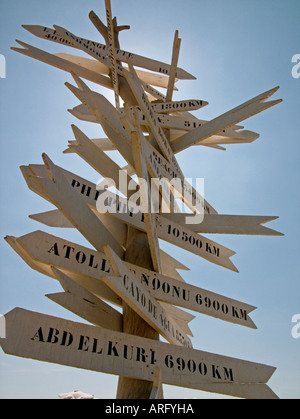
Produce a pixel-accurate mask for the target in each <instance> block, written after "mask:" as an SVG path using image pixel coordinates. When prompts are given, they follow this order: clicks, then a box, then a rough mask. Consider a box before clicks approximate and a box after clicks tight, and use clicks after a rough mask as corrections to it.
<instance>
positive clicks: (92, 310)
mask: <svg viewBox="0 0 300 419" xmlns="http://www.w3.org/2000/svg"><path fill="white" fill-rule="evenodd" d="M52 270H53V273H54V275H55V276H56V278H57V279H58V280H59V282H60V283H61V285H62V287H63V288H64V290H65V292H63V293H58V294H48V295H46V297H48V298H49V299H50V300H52V301H54V302H55V303H57V304H59V305H61V306H62V307H64V308H66V309H67V310H70V311H72V313H74V314H76V315H77V316H79V317H82V318H83V319H85V320H87V321H88V322H90V323H92V324H94V325H95V326H99V327H104V328H105V329H109V330H113V331H116V332H122V330H123V316H122V314H121V313H119V312H118V311H117V310H115V309H114V308H112V307H111V306H110V305H108V304H106V303H104V301H102V300H101V299H100V298H98V297H96V296H95V295H94V294H92V293H90V292H89V291H87V290H86V289H84V288H83V287H82V286H80V285H78V284H77V283H76V282H75V281H74V280H73V279H72V278H71V277H70V276H68V275H66V274H65V273H64V272H63V271H60V270H58V269H55V268H52Z"/></svg>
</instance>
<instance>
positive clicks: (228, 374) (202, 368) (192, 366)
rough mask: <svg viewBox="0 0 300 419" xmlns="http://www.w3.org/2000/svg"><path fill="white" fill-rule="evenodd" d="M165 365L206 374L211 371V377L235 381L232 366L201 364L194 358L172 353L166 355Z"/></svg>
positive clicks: (178, 369) (193, 372) (179, 369)
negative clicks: (175, 355) (174, 355)
mask: <svg viewBox="0 0 300 419" xmlns="http://www.w3.org/2000/svg"><path fill="white" fill-rule="evenodd" d="M164 362H165V366H166V367H167V368H170V369H174V370H177V371H181V372H183V371H187V372H190V373H192V374H198V373H199V374H200V375H202V376H206V375H207V374H208V373H209V372H210V376H211V378H214V379H217V380H220V381H226V382H227V381H229V382H234V376H233V370H232V368H227V367H219V366H217V365H214V364H212V365H208V364H205V363H204V362H200V363H199V364H198V363H197V362H196V361H195V360H193V359H188V360H187V359H184V358H181V357H179V358H176V359H175V358H174V357H173V356H172V355H167V356H166V357H165V361H164Z"/></svg>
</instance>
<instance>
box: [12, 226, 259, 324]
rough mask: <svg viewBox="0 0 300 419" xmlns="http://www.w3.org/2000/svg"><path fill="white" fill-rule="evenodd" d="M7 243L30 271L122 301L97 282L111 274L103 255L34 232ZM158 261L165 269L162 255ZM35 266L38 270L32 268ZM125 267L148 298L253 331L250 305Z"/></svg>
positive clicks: (138, 268)
mask: <svg viewBox="0 0 300 419" xmlns="http://www.w3.org/2000/svg"><path fill="white" fill-rule="evenodd" d="M7 241H8V243H9V244H10V246H12V247H13V249H14V250H15V251H17V252H18V253H19V254H20V249H21V251H22V252H23V255H24V253H25V254H26V258H25V257H24V256H22V255H20V256H21V257H22V258H23V259H24V260H25V262H26V263H28V264H29V265H30V266H31V267H32V268H33V269H36V270H38V271H40V272H42V273H44V274H45V275H48V276H51V277H54V276H53V272H52V271H51V269H50V267H51V266H54V267H56V268H57V269H59V270H63V272H65V273H67V275H68V276H70V275H71V276H72V279H74V277H75V278H76V282H77V283H79V284H80V285H81V286H83V287H84V288H85V289H87V290H89V291H90V292H91V293H93V294H94V295H96V296H99V298H104V299H105V300H107V301H109V302H112V303H113V304H116V305H121V300H120V299H117V298H116V296H115V294H114V293H113V294H112V293H111V292H110V293H108V292H107V291H108V290H107V287H106V286H104V284H103V283H102V281H99V280H101V278H103V277H104V276H105V275H109V274H111V267H110V264H109V262H108V260H107V257H106V256H105V255H104V253H101V252H96V251H94V250H92V249H88V248H86V247H84V246H80V245H78V244H76V243H72V242H69V241H68V240H65V239H62V238H59V237H55V236H52V235H50V234H47V233H44V232H42V231H36V232H34V233H30V234H27V235H25V236H22V237H19V238H18V239H16V238H11V237H10V238H7ZM16 246H18V248H16ZM161 261H162V265H163V266H164V263H163V262H164V257H163V254H162V256H161ZM34 263H35V264H37V266H38V268H37V267H36V266H34ZM173 263H174V262H173ZM167 265H168V266H169V267H170V266H171V265H172V258H171V257H170V256H168V260H167ZM126 266H127V268H129V269H130V270H131V271H132V272H134V273H135V274H136V275H137V278H138V279H139V281H140V283H142V284H143V285H144V286H146V287H147V289H148V291H149V292H150V294H151V295H152V296H153V297H154V298H156V299H157V300H159V301H163V302H165V303H168V304H172V305H174V306H178V307H182V308H186V309H188V310H192V311H195V312H198V313H202V314H205V315H209V316H212V317H215V318H218V319H221V320H224V321H228V322H231V323H235V324H239V325H242V326H246V327H249V328H253V329H256V326H255V324H254V323H253V321H252V320H251V318H250V316H249V315H250V313H251V312H252V311H253V310H255V307H254V306H252V305H250V304H245V303H243V302H240V301H237V300H234V299H231V298H228V297H225V296H221V295H218V294H216V293H213V292H211V291H207V290H205V289H202V288H199V287H195V286H192V285H189V284H186V283H185V282H183V281H182V280H177V279H174V278H173V277H170V275H173V272H170V273H169V272H168V271H166V273H165V274H164V275H162V274H159V273H157V272H153V271H149V270H148V269H145V268H140V267H138V266H136V265H133V264H129V263H126ZM175 266H176V265H175ZM176 268H177V269H183V268H184V266H182V265H180V264H179V263H178V264H177V266H176ZM75 274H76V275H75ZM95 280H98V281H95Z"/></svg>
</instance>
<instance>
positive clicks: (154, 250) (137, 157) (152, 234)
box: [131, 121, 162, 272]
mask: <svg viewBox="0 0 300 419" xmlns="http://www.w3.org/2000/svg"><path fill="white" fill-rule="evenodd" d="M136 123H137V121H136ZM131 142H132V151H133V157H134V162H135V169H136V171H137V175H138V177H139V187H140V201H141V206H142V212H143V213H144V218H145V226H146V232H147V236H148V242H149V246H150V253H151V257H152V263H153V267H154V270H155V271H157V272H162V269H161V263H160V252H159V242H158V236H157V232H156V219H155V216H154V214H153V212H152V211H153V210H152V204H153V202H152V199H151V193H150V192H151V191H150V181H149V177H148V170H147V165H146V160H145V153H144V149H143V145H142V142H141V133H140V127H139V125H138V123H137V125H136V131H135V132H133V133H132V135H131ZM157 210H159V203H158V208H157Z"/></svg>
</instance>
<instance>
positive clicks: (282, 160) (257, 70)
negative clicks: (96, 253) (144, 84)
mask: <svg viewBox="0 0 300 419" xmlns="http://www.w3.org/2000/svg"><path fill="white" fill-rule="evenodd" d="M112 9H113V14H114V15H117V16H118V22H119V24H122V25H123V24H128V25H131V30H130V31H126V32H123V33H121V36H120V41H121V47H122V48H123V49H126V50H128V51H132V52H135V53H138V54H142V55H145V56H149V57H151V58H156V59H158V60H161V61H165V62H170V61H171V51H172V45H173V38H174V32H175V30H176V29H178V30H179V34H180V37H181V38H182V48H181V54H180V63H179V64H180V66H181V67H183V68H185V69H186V70H187V71H189V72H191V73H192V74H194V75H195V76H196V77H197V81H181V82H179V83H178V84H177V86H178V88H179V92H177V93H176V94H175V95H174V99H177V100H180V99H187V98H189V99H190V98H195V99H202V100H206V101H208V102H209V106H207V107H206V108H205V109H203V110H201V111H198V112H197V113H196V115H197V116H198V117H199V118H200V119H212V118H214V117H216V116H218V115H219V114H221V113H223V112H225V111H227V110H230V109H231V108H233V107H235V106H237V105H239V104H241V103H243V102H245V101H246V100H249V99H251V98H252V97H254V96H256V95H258V94H260V93H262V92H264V91H266V90H268V89H271V88H273V87H275V86H277V85H279V86H280V87H281V88H280V90H279V91H278V92H277V93H276V95H275V96H274V98H275V99H279V98H282V99H283V100H284V101H283V103H282V104H279V105H277V106H276V107H275V108H271V109H270V110H267V111H265V112H264V113H262V114H260V115H257V116H255V117H253V118H251V119H249V120H247V121H245V127H246V129H249V130H252V131H255V132H258V133H260V135H261V137H260V139H259V140H258V141H256V142H254V143H253V144H249V145H240V146H238V145H235V146H228V147H227V151H226V152H221V151H217V150H213V149H209V148H204V147H198V148H194V149H189V150H186V151H184V152H183V153H182V154H181V155H180V156H179V162H180V163H181V166H182V170H183V172H184V174H185V176H186V177H192V178H196V177H204V178H205V197H206V199H207V200H208V202H210V203H211V204H212V205H213V206H214V207H215V208H216V209H217V211H218V212H219V213H223V214H245V215H277V216H279V217H280V218H279V220H277V221H275V222H273V223H272V224H270V227H273V228H274V229H277V230H279V231H281V232H283V233H285V237H248V236H219V235H218V236H213V238H214V239H215V240H216V241H218V242H219V243H221V244H223V245H225V246H227V247H229V248H231V249H233V250H235V251H236V252H237V255H235V256H234V258H233V261H234V263H235V264H236V266H237V267H238V269H239V271H240V273H239V274H236V273H234V272H231V271H227V270H225V269H224V268H221V267H218V266H215V265H213V264H209V263H208V262H206V261H205V260H203V259H200V258H198V257H196V256H194V255H192V254H189V253H187V252H185V251H184V250H180V249H177V248H175V247H173V246H171V245H166V244H165V243H162V247H163V248H164V249H165V250H167V251H169V252H171V253H172V255H173V256H175V257H176V258H178V260H180V261H182V262H183V263H184V264H186V265H187V266H189V267H190V269H191V271H190V272H188V273H184V278H185V280H186V281H187V282H189V283H192V284H194V285H199V286H200V287H202V288H206V289H208V290H211V291H213V292H216V293H219V294H224V295H226V296H228V297H232V298H235V299H238V300H241V301H244V302H246V303H249V304H252V305H254V306H257V307H258V309H257V311H256V312H254V313H253V314H252V318H253V320H254V321H255V323H256V324H257V326H258V330H257V331H255V330H251V329H247V328H242V327H240V326H235V325H231V324H229V323H225V322H222V321H220V320H216V319H213V318H209V317H206V316H204V315H201V314H198V315H197V318H196V319H195V320H194V321H193V323H192V324H191V327H192V330H193V332H194V335H195V338H194V339H193V344H194V347H195V348H197V349H201V350H204V351H209V352H214V353H218V354H222V355H227V356H231V357H236V358H240V359H247V360H250V361H254V362H260V363H265V364H268V365H272V366H276V367H277V368H278V370H277V371H276V373H275V374H274V376H273V378H272V379H271V381H270V383H269V384H270V386H271V387H272V389H273V390H274V391H275V392H276V393H277V394H278V395H279V397H281V398H300V339H298V340H296V339H293V338H292V335H291V330H292V326H293V325H292V323H291V320H292V317H293V315H294V314H297V313H300V275H299V268H300V266H299V260H300V258H299V251H300V246H299V233H300V231H299V222H298V220H299V209H300V199H299V186H297V185H299V181H300V179H299V152H300V145H299V139H300V138H299V132H300V129H299V128H300V122H299V121H300V118H299V105H300V78H299V79H294V78H293V77H292V74H291V71H292V67H293V64H292V62H291V61H292V57H293V55H295V54H300V42H299V40H300V36H299V22H300V2H299V0H226V1H224V0H210V1H208V0H187V1H183V0H164V1H161V0H152V1H146V0H140V1H136V0H126V1H124V0H112ZM91 10H94V11H95V12H96V13H97V14H98V15H99V16H101V18H102V19H103V20H105V13H104V2H103V1H102V0H97V1H96V0H87V1H85V2H82V1H78V0H64V1H61V0H52V1H51V2H46V1H36V0H27V1H21V0H14V1H11V0H1V3H0V54H3V55H4V56H5V57H6V64H7V78H6V79H0V92H1V94H0V120H1V125H0V130H1V131H0V132H1V137H0V147H1V151H0V159H1V166H0V168H1V169H0V170H1V176H0V182H1V189H0V190H1V224H0V231H1V234H0V236H1V237H5V236H6V235H13V236H21V235H24V234H27V233H29V232H31V231H35V230H39V229H43V230H44V231H46V232H48V233H50V234H54V235H57V236H61V237H64V238H68V239H70V240H73V241H74V242H78V243H82V244H84V245H86V242H85V241H84V240H83V238H82V237H81V236H80V234H79V233H76V232H70V231H64V230H63V231H60V230H55V229H50V228H46V227H43V226H41V225H39V224H37V223H35V222H34V221H32V220H30V219H29V218H28V215H30V214H35V213H38V212H42V211H47V210H50V209H51V206H50V204H47V203H46V202H45V201H43V199H42V198H39V197H38V196H36V195H35V194H33V193H32V192H31V191H29V190H28V188H27V186H26V184H25V182H24V180H23V178H22V176H21V172H20V170H19V166H20V165H27V164H30V163H41V162H42V159H41V154H42V153H43V152H46V153H47V154H48V155H49V156H50V157H51V159H52V160H53V161H54V162H55V163H57V164H58V165H60V166H62V167H64V168H66V169H68V170H70V171H73V172H75V173H77V174H79V175H81V176H83V177H85V178H87V179H90V180H91V181H94V182H97V181H98V179H99V176H98V175H97V173H96V172H94V171H93V170H92V169H91V168H90V167H89V166H88V165H87V164H86V163H84V162H83V161H81V160H80V158H79V157H77V156H75V155H63V154H62V151H63V150H64V149H65V148H66V145H67V140H69V139H72V138H73V134H72V130H71V127H70V125H71V124H72V123H75V124H77V125H78V126H79V127H80V128H81V129H82V130H83V131H84V132H85V133H86V134H87V135H90V136H94V137H100V136H101V135H102V133H101V130H99V128H96V127H95V126H91V124H87V123H80V122H79V121H77V120H75V118H73V117H72V116H71V115H70V114H69V113H68V112H67V109H69V108H72V107H74V106H76V105H77V104H78V101H77V100H76V99H75V97H74V96H73V95H72V94H71V93H70V92H69V91H68V90H67V88H66V87H65V86H64V83H65V82H66V81H69V82H72V79H71V76H70V75H69V74H67V73H64V72H61V71H59V70H57V69H54V68H52V67H50V66H47V65H46V64H43V63H40V62H37V61H34V60H32V59H30V58H27V57H24V56H22V55H20V54H17V53H16V52H13V51H11V50H10V47H11V46H14V45H16V44H15V39H20V40H22V41H24V42H26V43H29V44H32V45H34V46H37V47H38V48H42V49H45V50H47V51H49V52H69V53H72V52H71V50H69V49H66V48H64V47H60V46H59V45H56V44H52V43H50V42H47V41H43V40H40V39H38V38H35V37H34V36H33V35H31V34H29V33H28V32H26V31H25V30H24V29H22V28H21V25H22V24H39V25H45V26H50V27H51V26H52V25H53V24H57V25H60V26H63V27H65V28H67V29H69V30H70V31H73V32H74V33H76V34H78V35H80V36H83V37H86V38H89V39H94V40H97V39H100V38H99V35H98V33H97V31H96V30H95V28H94V27H93V25H92V24H91V23H90V21H89V18H88V14H89V12H90V11H91ZM74 51H75V50H74ZM75 53H76V52H75ZM100 91H101V92H102V93H103V92H104V89H101V88H100ZM0 266H1V271H0V272H1V275H0V278H1V282H0V313H7V312H8V311H10V310H12V309H13V308H14V307H22V308H25V309H28V310H32V311H37V312H42V313H45V314H49V315H54V316H59V317H63V318H67V319H70V320H75V321H78V320H79V319H78V318H77V317H76V316H75V315H72V314H71V313H68V312H67V311H66V310H64V309H62V308H60V307H59V306H56V305H55V304H54V303H53V302H51V301H50V300H48V299H47V298H46V297H45V294H50V293H55V292H60V286H59V284H58V283H57V282H56V281H53V280H52V279H51V278H47V277H45V276H43V275H41V274H39V273H37V272H35V271H33V270H31V269H30V268H29V267H28V266H27V265H25V263H24V262H23V261H22V260H21V259H20V258H19V257H18V256H17V255H16V254H15V253H14V252H13V250H12V249H11V248H10V247H9V246H8V245H7V244H6V243H5V241H4V240H1V242H0ZM79 321H80V320H79ZM116 386H117V377H112V376H108V375H103V374H96V373H93V372H89V371H81V370H77V369H73V368H67V367H64V366H59V365H51V364H46V363H40V362H37V361H31V360H26V359H21V358H15V357H11V356H6V355H4V354H3V352H2V351H1V352H0V398H19V397H21V398H22V397H23V398H32V397H35V398H56V397H57V395H58V394H59V393H65V392H68V391H73V390H74V389H78V390H81V391H83V392H86V393H91V394H95V395H96V397H98V398H114V397H115V394H116ZM165 396H166V397H167V398H206V397H210V398H216V397H218V396H215V395H209V394H206V393H202V392H198V391H191V390H187V389H180V388H175V387H169V386H166V387H165Z"/></svg>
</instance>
